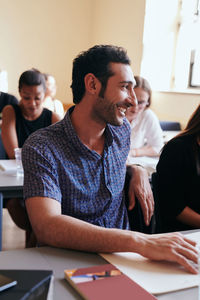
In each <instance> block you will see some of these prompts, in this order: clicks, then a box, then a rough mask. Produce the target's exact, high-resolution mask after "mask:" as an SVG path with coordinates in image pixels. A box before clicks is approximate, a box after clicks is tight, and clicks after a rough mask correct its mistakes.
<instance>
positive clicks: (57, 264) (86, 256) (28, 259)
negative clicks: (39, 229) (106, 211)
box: [0, 247, 198, 300]
mask: <svg viewBox="0 0 200 300" xmlns="http://www.w3.org/2000/svg"><path fill="white" fill-rule="evenodd" d="M104 263H106V261H105V260H104V259H103V258H101V257H100V256H99V255H97V254H92V253H86V252H79V251H73V250H72V251H71V250H65V249H57V248H51V247H41V248H29V249H24V250H13V251H2V252H0V268H1V269H43V270H53V273H54V277H55V279H54V287H53V290H54V292H53V294H54V296H53V299H59V300H64V299H67V300H75V299H76V300H81V299H82V298H81V297H80V296H79V295H78V294H77V292H76V291H75V290H74V289H73V288H72V287H71V286H70V285H69V284H68V283H67V281H66V280H65V279H64V269H73V268H81V267H89V266H94V265H100V264H104ZM157 298H158V299H159V300H178V299H181V300H188V299H192V300H198V288H191V289H187V290H181V291H178V292H174V293H169V294H163V295H159V296H157ZM133 299H134V295H133ZM111 300H113V299H111Z"/></svg>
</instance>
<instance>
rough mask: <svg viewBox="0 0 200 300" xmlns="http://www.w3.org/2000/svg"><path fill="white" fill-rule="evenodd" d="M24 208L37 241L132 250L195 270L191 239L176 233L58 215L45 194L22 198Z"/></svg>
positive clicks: (95, 249)
mask: <svg viewBox="0 0 200 300" xmlns="http://www.w3.org/2000/svg"><path fill="white" fill-rule="evenodd" d="M26 208H27V211H28V214H29V218H30V221H31V224H32V228H33V231H34V233H35V234H36V237H37V240H38V241H39V242H40V243H43V244H47V245H50V246H54V247H60V248H68V249H75V250H81V251H90V252H97V253H98V252H107V253H112V252H136V253H139V254H141V255H143V256H145V257H147V258H149V259H153V260H168V261H175V262H177V263H179V264H180V265H182V266H183V267H185V269H186V270H188V271H189V272H191V273H194V274H197V272H198V271H197V270H196V269H195V267H194V266H193V265H192V263H191V262H190V261H189V260H191V261H193V262H195V263H197V262H198V253H197V250H196V248H195V242H193V241H191V240H189V239H187V238H185V237H184V236H183V235H181V234H179V233H170V234H159V235H146V234H143V233H139V232H133V231H128V230H121V229H113V228H111V229H110V228H104V227H100V226H95V225H92V224H89V223H87V222H84V221H82V220H78V219H75V218H73V217H70V216H66V215H62V214H61V205H60V203H59V202H57V201H56V200H54V199H50V198H45V197H33V198H28V199H26Z"/></svg>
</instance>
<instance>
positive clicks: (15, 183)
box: [0, 171, 24, 251]
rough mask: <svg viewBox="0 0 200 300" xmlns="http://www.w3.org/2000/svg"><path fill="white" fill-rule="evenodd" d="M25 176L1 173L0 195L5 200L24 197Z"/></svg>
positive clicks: (0, 235) (0, 229)
mask: <svg viewBox="0 0 200 300" xmlns="http://www.w3.org/2000/svg"><path fill="white" fill-rule="evenodd" d="M23 183H24V177H23V176H16V174H15V173H13V172H10V173H9V172H6V171H0V193H1V194H2V196H3V199H8V198H13V197H14V198H22V197H23ZM1 220H2V207H0V251H1V247H2V224H1V223H2V222H1Z"/></svg>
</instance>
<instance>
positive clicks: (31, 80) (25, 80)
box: [18, 68, 46, 91]
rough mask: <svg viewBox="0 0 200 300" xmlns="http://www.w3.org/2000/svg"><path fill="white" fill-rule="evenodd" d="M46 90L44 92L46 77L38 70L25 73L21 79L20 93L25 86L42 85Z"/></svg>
mask: <svg viewBox="0 0 200 300" xmlns="http://www.w3.org/2000/svg"><path fill="white" fill-rule="evenodd" d="M41 84H42V86H43V88H44V91H46V83H45V78H44V75H43V74H42V73H41V72H40V71H39V70H37V69H34V68H32V69H30V70H27V71H25V72H23V73H22V74H21V76H20V78H19V86H18V88H19V91H20V90H21V88H22V86H23V85H28V86H31V85H41Z"/></svg>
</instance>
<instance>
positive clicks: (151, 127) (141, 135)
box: [126, 76, 163, 157]
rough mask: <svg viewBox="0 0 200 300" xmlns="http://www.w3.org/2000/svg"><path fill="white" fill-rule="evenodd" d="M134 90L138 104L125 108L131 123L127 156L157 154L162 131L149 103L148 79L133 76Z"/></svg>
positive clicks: (161, 141) (160, 145)
mask: <svg viewBox="0 0 200 300" xmlns="http://www.w3.org/2000/svg"><path fill="white" fill-rule="evenodd" d="M135 81H136V86H135V87H134V91H135V94H136V97H137V100H138V106H137V107H136V108H135V107H130V108H129V109H127V113H126V117H127V119H128V120H129V122H130V124H131V146H130V152H129V157H136V156H158V155H159V152H160V150H161V148H162V147H163V132H162V129H161V127H160V124H159V120H158V118H157V116H156V115H155V113H154V112H153V111H152V110H151V109H150V108H149V107H150V105H151V88H150V85H149V83H148V81H147V80H146V79H144V78H142V77H140V76H135Z"/></svg>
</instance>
